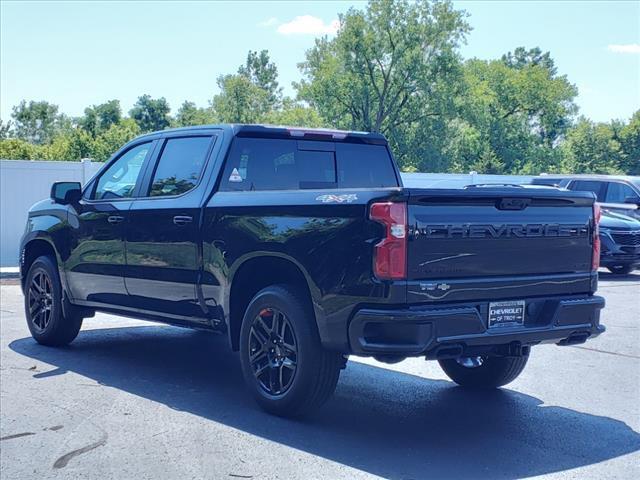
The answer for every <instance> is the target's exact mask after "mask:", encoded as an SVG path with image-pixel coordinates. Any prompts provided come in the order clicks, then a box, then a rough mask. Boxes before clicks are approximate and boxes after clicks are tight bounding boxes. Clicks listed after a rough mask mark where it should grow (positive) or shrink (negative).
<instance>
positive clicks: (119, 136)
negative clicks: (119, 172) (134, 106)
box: [92, 118, 141, 162]
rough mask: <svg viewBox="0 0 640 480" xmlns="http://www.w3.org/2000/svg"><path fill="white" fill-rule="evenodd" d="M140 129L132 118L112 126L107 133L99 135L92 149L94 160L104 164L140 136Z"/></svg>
mask: <svg viewBox="0 0 640 480" xmlns="http://www.w3.org/2000/svg"><path fill="white" fill-rule="evenodd" d="M140 133H141V132H140V127H139V126H138V124H137V123H136V122H135V121H134V120H133V119H131V118H125V119H124V120H121V121H120V122H119V123H116V124H113V125H111V126H110V127H109V128H108V129H107V130H106V131H105V132H103V133H101V134H100V135H98V136H97V137H96V138H95V140H94V142H93V148H92V158H94V159H95V160H97V161H99V162H104V161H105V160H107V159H108V158H109V157H111V155H113V154H114V153H115V152H116V151H117V150H118V149H119V148H120V147H122V146H123V145H124V144H125V143H127V142H128V141H130V140H133V139H134V138H135V137H137V136H138V135H140Z"/></svg>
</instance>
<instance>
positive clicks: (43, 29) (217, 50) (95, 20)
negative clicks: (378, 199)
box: [0, 0, 640, 121]
mask: <svg viewBox="0 0 640 480" xmlns="http://www.w3.org/2000/svg"><path fill="white" fill-rule="evenodd" d="M454 4H455V6H456V7H457V8H459V9H464V10H466V11H467V12H468V13H469V15H470V16H469V18H468V21H469V22H470V24H471V26H472V27H473V31H472V32H471V34H470V35H469V37H468V39H467V44H466V45H464V46H463V47H462V49H461V53H462V55H463V57H465V58H470V57H477V58H481V59H490V58H498V57H500V55H502V54H503V53H505V52H507V51H509V50H513V49H514V48H515V47H518V46H521V45H522V46H526V47H528V48H530V47H534V46H539V47H541V48H542V49H543V50H545V51H546V50H549V51H550V52H551V54H552V57H553V58H554V59H555V61H556V65H557V66H558V69H559V72H560V73H561V74H564V75H567V77H568V78H569V80H570V81H571V82H572V83H574V84H575V85H577V86H578V88H579V91H580V94H579V97H578V99H577V103H578V105H579V106H580V113H581V114H584V115H586V116H588V117H590V118H592V119H594V120H598V121H608V120H610V119H613V118H621V119H625V118H628V117H630V116H631V114H632V113H633V112H634V111H635V110H637V109H639V108H640V1H623V2H613V1H609V2H595V1H567V2H560V1H556V2H552V1H536V2H533V1H532V2H525V1H518V2H516V1H511V2H508V1H493V2H489V1H457V2H454ZM0 5H1V6H0V9H1V10H0V14H1V16H0V18H1V25H0V27H1V28H0V36H1V37H0V40H1V43H0V62H1V63H0V116H1V118H2V119H4V120H6V119H8V118H9V116H10V113H11V107H12V106H13V105H15V104H16V103H18V102H19V101H20V100H21V99H23V98H24V99H27V100H41V99H44V100H48V101H50V102H53V103H56V104H58V105H60V108H61V111H63V112H65V113H67V114H70V115H74V116H75V115H80V114H82V111H83V109H84V107H86V106H88V105H91V104H98V103H101V102H104V101H106V100H109V99H112V98H117V99H120V101H121V103H122V106H123V109H124V110H125V111H128V110H129V108H131V105H132V104H133V103H134V102H135V100H136V98H137V97H138V96H139V95H142V94H144V93H148V94H150V95H152V96H154V97H155V96H164V97H166V98H167V100H168V101H169V103H170V105H171V107H172V109H173V111H175V110H176V109H177V108H178V107H179V105H180V104H181V103H182V102H183V101H184V100H187V99H188V100H192V101H195V102H196V103H197V104H198V105H200V106H205V105H207V103H208V101H209V100H210V99H211V98H212V97H213V95H214V94H215V93H216V92H217V87H216V77H217V76H218V75H220V74H224V73H232V72H235V71H236V70H237V68H238V65H239V64H241V63H242V62H243V61H244V59H245V57H246V54H247V51H248V50H249V49H252V50H260V49H263V48H266V49H268V50H269V52H270V54H271V57H272V59H273V60H275V61H276V63H277V65H278V67H279V72H280V83H281V84H282V85H283V86H284V87H285V93H287V94H293V93H294V91H293V89H292V88H291V82H292V81H296V80H298V79H299V78H300V73H299V71H298V69H297V66H296V65H297V63H298V62H300V61H302V60H303V59H304V52H305V50H307V49H308V48H310V47H311V46H312V45H313V41H314V38H315V36H318V35H321V34H322V33H323V32H324V33H328V34H331V32H333V31H334V29H335V22H334V21H335V19H336V18H337V14H338V13H340V12H344V11H346V10H347V9H348V8H349V7H350V6H355V7H360V8H361V7H363V6H364V3H362V2H354V1H351V2H344V1H335V2H331V1H317V2H301V1H292V2H286V1H282V2H266V1H262V2H249V1H247V2H205V1H194V2H181V3H177V2H168V1H156V2H151V1H147V2H135V3H134V2H115V1H111V2H54V1H47V2H12V1H5V0H3V1H2V3H1V4H0Z"/></svg>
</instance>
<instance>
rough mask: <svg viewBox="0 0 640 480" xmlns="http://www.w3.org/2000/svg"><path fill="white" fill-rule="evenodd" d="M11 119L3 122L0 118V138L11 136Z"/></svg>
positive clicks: (4, 138)
mask: <svg viewBox="0 0 640 480" xmlns="http://www.w3.org/2000/svg"><path fill="white" fill-rule="evenodd" d="M11 126H12V125H11V120H9V121H8V122H3V121H2V120H1V119H0V140H6V139H7V138H11V136H12V134H13V132H12V131H11Z"/></svg>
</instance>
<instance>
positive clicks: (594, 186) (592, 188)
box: [569, 180, 604, 202]
mask: <svg viewBox="0 0 640 480" xmlns="http://www.w3.org/2000/svg"><path fill="white" fill-rule="evenodd" d="M603 185H604V182H599V181H597V180H576V181H575V182H572V183H571V185H569V190H575V191H577V192H593V193H595V194H596V197H597V199H598V201H599V202H602V201H603V200H602V186H603Z"/></svg>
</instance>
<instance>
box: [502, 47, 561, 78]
mask: <svg viewBox="0 0 640 480" xmlns="http://www.w3.org/2000/svg"><path fill="white" fill-rule="evenodd" d="M502 61H503V62H504V64H505V65H507V66H508V67H511V68H518V69H522V68H526V67H528V66H531V65H540V66H541V67H543V68H546V69H547V70H548V71H549V73H550V74H551V75H552V76H555V75H556V73H557V72H558V71H557V69H556V64H555V62H554V61H553V59H552V58H551V53H550V52H544V53H543V52H542V50H540V47H534V48H531V49H529V50H527V49H526V48H525V47H518V48H516V49H515V50H514V51H513V52H508V53H506V54H505V55H502Z"/></svg>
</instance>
